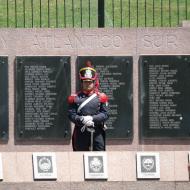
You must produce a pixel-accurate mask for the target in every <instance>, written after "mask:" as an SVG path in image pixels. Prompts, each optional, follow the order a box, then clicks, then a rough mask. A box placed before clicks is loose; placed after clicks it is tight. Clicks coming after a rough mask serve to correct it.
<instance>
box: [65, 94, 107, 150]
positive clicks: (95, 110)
mask: <svg viewBox="0 0 190 190" xmlns="http://www.w3.org/2000/svg"><path fill="white" fill-rule="evenodd" d="M96 93H97V96H95V97H94V98H93V99H92V100H91V101H90V102H88V103H87V104H86V105H85V106H84V107H83V108H82V109H81V110H80V111H79V112H78V113H77V110H78V107H79V106H80V105H81V104H82V103H83V102H84V101H85V100H86V99H87V98H88V97H89V96H91V95H92V94H94V93H93V92H91V93H90V95H89V94H85V93H84V92H79V93H78V94H75V95H71V96H69V97H68V103H69V109H68V116H69V119H70V120H71V121H72V122H73V123H75V128H74V132H73V136H72V143H73V150H74V151H88V150H89V147H90V142H91V141H90V137H91V133H90V132H88V130H84V131H83V132H82V130H81V128H82V127H83V126H84V125H83V123H82V121H81V116H87V115H88V116H92V118H93V122H94V129H95V132H94V136H93V150H94V151H104V150H105V130H104V122H105V121H106V120H107V119H108V114H107V102H108V98H107V96H106V95H105V94H104V93H99V92H96Z"/></svg>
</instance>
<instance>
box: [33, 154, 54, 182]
mask: <svg viewBox="0 0 190 190" xmlns="http://www.w3.org/2000/svg"><path fill="white" fill-rule="evenodd" d="M32 158H33V171H34V179H57V166H56V155H55V153H52V152H35V153H33V155H32Z"/></svg>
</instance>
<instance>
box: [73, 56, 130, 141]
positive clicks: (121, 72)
mask: <svg viewBox="0 0 190 190" xmlns="http://www.w3.org/2000/svg"><path fill="white" fill-rule="evenodd" d="M87 60H91V61H92V63H93V66H94V68H95V69H96V71H97V73H98V76H99V81H100V92H104V93H105V94H107V96H108V98H109V110H108V112H109V116H110V117H109V119H108V121H106V125H107V130H106V137H107V138H110V139H122V138H131V137H132V135H133V129H132V116H133V110H132V103H133V101H132V62H133V60H132V57H130V56H89V57H87V56H81V57H78V58H77V71H79V69H80V68H82V67H84V66H85V64H84V63H85V62H86V61H87ZM76 78H77V82H78V83H77V87H78V89H77V90H79V87H80V84H79V77H78V76H77V77H76Z"/></svg>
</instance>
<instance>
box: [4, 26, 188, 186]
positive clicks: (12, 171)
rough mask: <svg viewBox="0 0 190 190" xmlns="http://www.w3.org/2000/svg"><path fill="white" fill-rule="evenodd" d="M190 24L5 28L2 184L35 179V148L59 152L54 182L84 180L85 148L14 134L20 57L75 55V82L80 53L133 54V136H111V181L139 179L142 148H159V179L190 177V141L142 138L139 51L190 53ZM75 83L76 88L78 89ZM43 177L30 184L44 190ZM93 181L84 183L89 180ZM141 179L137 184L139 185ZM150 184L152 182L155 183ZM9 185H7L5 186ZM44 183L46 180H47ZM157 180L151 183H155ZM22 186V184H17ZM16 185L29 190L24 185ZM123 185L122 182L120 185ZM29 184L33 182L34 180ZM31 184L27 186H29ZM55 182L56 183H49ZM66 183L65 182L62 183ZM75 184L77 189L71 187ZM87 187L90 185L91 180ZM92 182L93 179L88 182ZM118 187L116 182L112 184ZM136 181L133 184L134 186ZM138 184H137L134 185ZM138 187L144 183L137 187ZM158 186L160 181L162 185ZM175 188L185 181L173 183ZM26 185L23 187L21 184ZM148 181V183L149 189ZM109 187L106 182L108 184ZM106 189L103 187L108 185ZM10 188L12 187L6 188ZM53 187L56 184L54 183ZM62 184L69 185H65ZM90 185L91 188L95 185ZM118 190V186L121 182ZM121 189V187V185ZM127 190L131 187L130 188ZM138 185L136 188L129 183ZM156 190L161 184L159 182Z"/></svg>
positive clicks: (72, 56)
mask: <svg viewBox="0 0 190 190" xmlns="http://www.w3.org/2000/svg"><path fill="white" fill-rule="evenodd" d="M189 44H190V28H189V27H179V28H138V29H1V30H0V55H1V56H8V62H9V140H8V142H7V143H1V144H0V150H1V152H2V159H3V169H4V180H3V182H1V183H0V189H4V188H6V187H10V189H11V188H13V187H14V186H15V184H9V183H25V182H33V173H32V152H41V151H42V152H56V157H57V167H58V179H57V182H52V183H51V182H47V183H45V184H48V187H49V185H50V184H52V185H53V184H54V185H55V184H56V185H55V187H58V186H59V185H58V184H57V183H59V182H61V183H63V182H69V183H68V184H67V183H66V184H67V186H69V188H68V189H78V187H76V188H73V186H72V185H71V183H72V182H84V173H83V165H82V163H83V160H82V153H73V152H72V147H71V142H69V143H64V142H61V143H60V142H52V143H49V142H28V143H22V142H20V143H17V142H16V141H15V137H14V127H15V126H14V119H15V112H14V111H15V110H14V108H15V102H14V101H15V86H14V77H15V76H14V74H15V73H14V60H15V56H71V74H72V76H71V81H75V76H76V72H77V71H75V62H76V58H77V56H106V55H107V56H133V111H134V114H133V130H134V135H133V140H132V141H131V142H128V141H126V140H125V139H124V140H108V141H107V152H108V166H109V167H108V170H109V178H108V181H109V182H110V183H109V184H108V186H109V185H112V183H111V182H116V181H120V182H127V181H134V182H135V181H136V180H137V179H136V158H135V153H136V152H137V151H158V152H160V162H161V163H160V165H161V178H160V181H189V175H188V169H187V166H188V151H189V150H190V143H189V142H190V141H189V140H183V141H181V140H177V139H176V140H154V139H152V140H150V141H149V142H148V143H143V142H140V141H139V130H138V127H139V118H138V117H139V102H138V96H139V90H138V89H139V83H138V81H139V75H138V73H139V68H138V59H139V56H140V55H190V46H189ZM75 87H76V84H75V83H74V82H72V84H71V89H72V92H75ZM36 183H38V184H40V182H34V183H31V185H32V186H33V185H34V188H36V189H43V185H42V187H40V185H39V186H38V185H36ZM87 183H88V182H85V184H87ZM140 183H141V182H139V183H135V184H137V186H139V184H140ZM150 183H151V182H150ZM6 184H7V185H8V186H6ZM42 184H43V183H42ZM151 184H152V183H151ZM17 185H18V184H17ZM17 185H16V186H15V187H16V188H18V189H24V188H25V187H23V185H21V186H20V187H19V186H17ZM119 185H122V188H123V189H125V188H124V186H123V183H121V184H119ZM29 186H30V185H29ZM29 186H26V187H27V188H25V189H30V187H29ZM50 186H51V185H50ZM63 186H64V185H63ZM71 186H72V188H71ZM87 186H88V185H87ZM90 186H91V182H89V187H87V189H88V188H90ZM113 186H114V184H113ZM132 186H133V185H132ZM135 186H136V185H135ZM137 186H136V189H138V188H140V187H141V185H140V187H137ZM158 186H159V185H158ZM170 186H171V189H178V188H179V186H180V185H178V184H175V183H171V184H170ZM22 187H23V188H22ZM145 187H146V185H145V186H143V188H144V189H146V188H145ZM106 188H107V187H106ZM106 188H104V189H106ZM7 189H8V188H7ZM50 189H51V188H50ZM57 189H64V187H62V185H60V187H58V188H57ZM90 189H91V188H90ZM107 189H112V188H111V187H110V188H107ZM116 189H117V187H116ZM118 189H119V188H118ZM127 189H128V188H127ZM129 189H134V187H129ZM155 189H157V188H156V187H155Z"/></svg>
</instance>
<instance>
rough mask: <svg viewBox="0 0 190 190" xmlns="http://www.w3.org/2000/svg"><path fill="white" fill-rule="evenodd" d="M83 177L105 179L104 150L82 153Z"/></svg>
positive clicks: (105, 159)
mask: <svg viewBox="0 0 190 190" xmlns="http://www.w3.org/2000/svg"><path fill="white" fill-rule="evenodd" d="M84 172H85V173H84V175H85V179H107V178H108V171H107V154H106V153H105V152H90V153H84Z"/></svg>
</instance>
